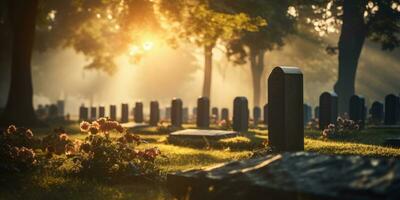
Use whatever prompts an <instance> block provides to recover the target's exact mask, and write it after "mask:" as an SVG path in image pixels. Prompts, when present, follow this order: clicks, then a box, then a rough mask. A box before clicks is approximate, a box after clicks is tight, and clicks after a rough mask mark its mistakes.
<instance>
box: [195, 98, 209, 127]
mask: <svg viewBox="0 0 400 200" xmlns="http://www.w3.org/2000/svg"><path fill="white" fill-rule="evenodd" d="M196 113H197V117H196V125H197V127H198V128H208V127H209V126H210V100H209V99H208V98H207V97H199V98H198V99H197V110H196Z"/></svg>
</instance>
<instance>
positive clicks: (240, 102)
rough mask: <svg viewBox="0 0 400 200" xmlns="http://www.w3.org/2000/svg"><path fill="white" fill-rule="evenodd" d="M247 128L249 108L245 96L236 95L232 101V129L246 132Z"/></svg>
mask: <svg viewBox="0 0 400 200" xmlns="http://www.w3.org/2000/svg"><path fill="white" fill-rule="evenodd" d="M248 128H249V108H248V102H247V98H246V97H236V98H235V100H234V101H233V130H234V131H237V132H247V130H248Z"/></svg>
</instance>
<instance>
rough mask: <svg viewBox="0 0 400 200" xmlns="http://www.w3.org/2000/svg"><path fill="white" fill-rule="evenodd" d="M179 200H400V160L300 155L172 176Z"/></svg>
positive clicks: (169, 178) (173, 191)
mask: <svg viewBox="0 0 400 200" xmlns="http://www.w3.org/2000/svg"><path fill="white" fill-rule="evenodd" d="M167 186H168V189H169V191H170V192H171V194H172V195H173V196H174V197H176V198H178V199H191V200H198V199H199V200H200V199H212V200H213V199H218V200H220V199H298V200H300V199H308V200H314V199H334V200H336V199H337V200H339V199H340V200H350V199H368V200H378V199H400V161H399V160H395V159H384V158H379V159H378V158H368V157H360V156H337V155H336V156H333V155H320V154H317V153H309V152H297V153H284V154H274V155H268V156H265V157H259V158H253V159H249V160H242V161H235V162H231V163H227V164H222V165H219V166H215V167H211V168H207V169H204V170H190V171H184V172H177V173H174V174H169V175H168V176H167Z"/></svg>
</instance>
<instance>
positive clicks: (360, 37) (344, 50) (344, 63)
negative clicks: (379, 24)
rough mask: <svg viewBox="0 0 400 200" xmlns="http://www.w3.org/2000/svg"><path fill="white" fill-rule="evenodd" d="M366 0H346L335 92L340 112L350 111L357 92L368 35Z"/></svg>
mask: <svg viewBox="0 0 400 200" xmlns="http://www.w3.org/2000/svg"><path fill="white" fill-rule="evenodd" d="M365 4H366V1H365V0H352V1H344V5H343V24H342V30H341V33H340V38H339V71H338V75H339V77H338V81H337V82H336V84H335V87H334V89H335V92H336V93H337V95H338V97H339V113H341V114H343V113H345V112H348V108H349V100H350V97H351V96H352V95H353V94H354V93H355V78H356V71H357V65H358V59H359V57H360V54H361V50H362V47H363V44H364V41H365V37H366V25H365V23H364V17H363V15H364V10H365Z"/></svg>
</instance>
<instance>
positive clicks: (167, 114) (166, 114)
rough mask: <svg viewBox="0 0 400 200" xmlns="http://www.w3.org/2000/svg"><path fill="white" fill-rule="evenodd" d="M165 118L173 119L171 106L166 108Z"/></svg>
mask: <svg viewBox="0 0 400 200" xmlns="http://www.w3.org/2000/svg"><path fill="white" fill-rule="evenodd" d="M165 120H167V121H169V120H171V107H166V108H165Z"/></svg>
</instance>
